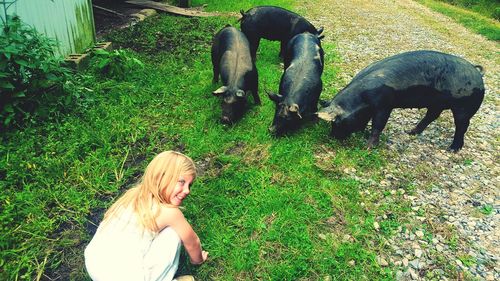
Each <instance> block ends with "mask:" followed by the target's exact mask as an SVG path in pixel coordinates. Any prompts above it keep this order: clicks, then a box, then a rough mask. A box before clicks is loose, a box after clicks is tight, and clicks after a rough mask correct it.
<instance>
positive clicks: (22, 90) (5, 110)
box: [0, 16, 69, 125]
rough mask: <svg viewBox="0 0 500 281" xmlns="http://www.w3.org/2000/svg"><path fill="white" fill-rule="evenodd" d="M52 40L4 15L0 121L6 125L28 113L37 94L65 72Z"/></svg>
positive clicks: (0, 47)
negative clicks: (5, 18) (55, 52)
mask: <svg viewBox="0 0 500 281" xmlns="http://www.w3.org/2000/svg"><path fill="white" fill-rule="evenodd" d="M56 44H57V43H56V42H55V41H54V40H52V39H49V38H47V37H45V36H44V35H42V34H40V33H38V32H37V31H36V30H35V29H34V28H32V27H30V26H28V25H26V24H24V23H23V22H22V21H21V20H20V19H19V17H17V16H14V17H8V20H7V21H6V22H5V25H4V27H3V33H2V34H0V90H1V94H0V121H1V123H2V124H3V125H9V124H10V123H11V122H12V121H13V120H15V119H18V118H23V117H26V116H27V115H29V112H30V111H31V110H32V109H33V108H35V107H36V105H37V104H38V103H39V96H40V95H41V94H43V93H45V92H46V91H47V90H49V89H50V88H52V87H53V86H56V85H61V83H62V82H63V81H65V80H66V78H67V77H68V75H69V71H68V70H67V69H66V68H64V67H62V65H61V63H62V58H59V57H56V56H55V55H54V53H53V49H54V47H55V46H56Z"/></svg>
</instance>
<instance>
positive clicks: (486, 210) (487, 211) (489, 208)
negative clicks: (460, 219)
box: [479, 205, 493, 216]
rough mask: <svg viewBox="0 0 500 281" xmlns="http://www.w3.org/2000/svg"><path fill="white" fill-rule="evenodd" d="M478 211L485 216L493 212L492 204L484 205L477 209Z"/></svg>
mask: <svg viewBox="0 0 500 281" xmlns="http://www.w3.org/2000/svg"><path fill="white" fill-rule="evenodd" d="M479 211H480V212H481V213H483V214H485V215H487V216H489V215H491V214H492V213H493V206H491V205H484V206H482V207H481V209H479Z"/></svg>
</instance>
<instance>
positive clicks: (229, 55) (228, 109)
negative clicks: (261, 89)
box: [212, 25, 260, 124]
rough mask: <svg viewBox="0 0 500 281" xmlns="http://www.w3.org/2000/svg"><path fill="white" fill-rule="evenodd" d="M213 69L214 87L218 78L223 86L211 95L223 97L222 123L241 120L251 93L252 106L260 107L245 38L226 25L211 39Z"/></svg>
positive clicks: (256, 82)
mask: <svg viewBox="0 0 500 281" xmlns="http://www.w3.org/2000/svg"><path fill="white" fill-rule="evenodd" d="M212 65H213V71H214V78H213V81H214V83H215V82H218V81H219V75H220V77H221V79H222V84H223V86H222V87H220V88H219V89H217V90H215V91H214V92H213V94H214V95H216V96H218V95H222V96H223V97H224V99H223V102H222V118H221V122H222V123H225V124H230V123H233V122H234V121H236V120H237V119H239V118H241V116H242V115H243V113H244V111H245V106H246V103H247V94H248V92H251V93H252V95H253V99H254V102H255V103H256V104H260V98H259V94H258V75H257V68H256V67H255V64H254V62H253V61H252V58H251V56H250V47H249V44H248V40H247V38H246V36H245V34H243V33H242V32H241V31H239V30H237V29H236V28H234V27H231V26H229V25H228V26H226V27H224V28H223V29H222V30H220V31H219V32H218V33H217V34H216V35H215V36H214V39H213V44H212Z"/></svg>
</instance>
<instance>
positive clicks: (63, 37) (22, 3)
mask: <svg viewBox="0 0 500 281" xmlns="http://www.w3.org/2000/svg"><path fill="white" fill-rule="evenodd" d="M7 13H8V14H9V15H13V14H17V15H19V16H20V18H21V20H22V21H23V22H25V23H27V24H29V25H31V26H33V27H34V28H36V29H37V30H38V31H39V32H41V33H44V34H45V35H47V36H48V37H50V38H54V39H56V40H58V41H59V47H58V49H57V50H55V51H56V52H57V53H59V54H60V55H62V56H67V55H69V54H72V53H81V52H82V51H84V50H85V49H86V48H88V47H91V46H92V45H93V44H94V43H95V26H94V15H93V12H92V0H18V1H17V2H15V3H14V4H13V5H12V6H11V7H10V8H8V9H7ZM3 14H4V8H3V6H2V5H0V15H1V16H2V17H3Z"/></svg>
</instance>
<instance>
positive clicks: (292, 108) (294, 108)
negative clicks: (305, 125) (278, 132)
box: [288, 103, 302, 119]
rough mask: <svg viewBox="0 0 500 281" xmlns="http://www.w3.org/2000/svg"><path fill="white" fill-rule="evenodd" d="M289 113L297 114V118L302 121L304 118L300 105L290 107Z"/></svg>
mask: <svg viewBox="0 0 500 281" xmlns="http://www.w3.org/2000/svg"><path fill="white" fill-rule="evenodd" d="M288 111H290V112H293V113H295V114H297V116H299V118H300V119H302V116H301V115H300V111H299V105H298V104H296V103H294V104H292V105H290V106H289V107H288Z"/></svg>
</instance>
